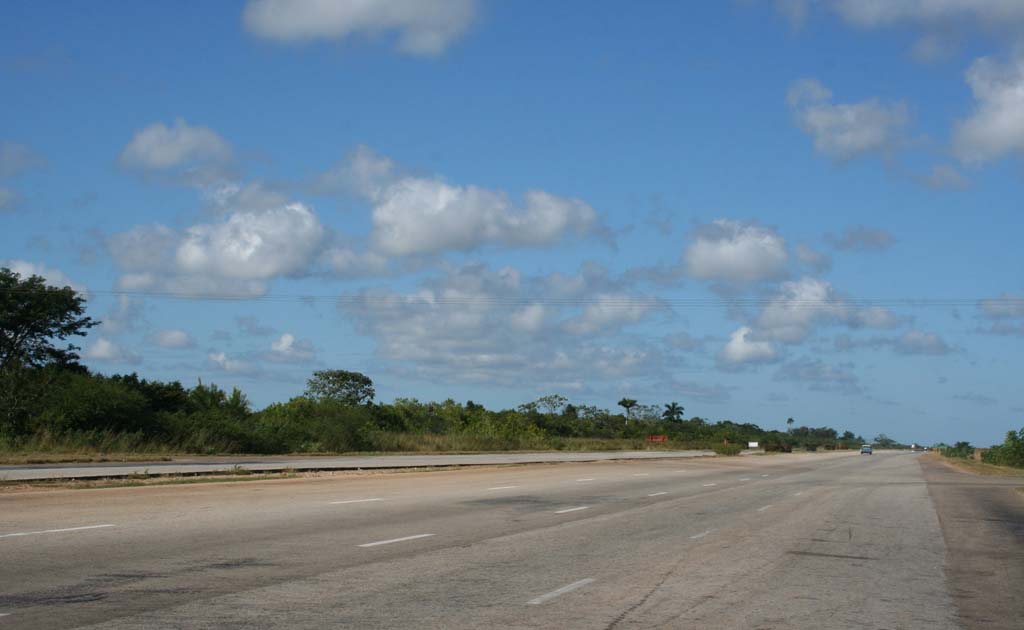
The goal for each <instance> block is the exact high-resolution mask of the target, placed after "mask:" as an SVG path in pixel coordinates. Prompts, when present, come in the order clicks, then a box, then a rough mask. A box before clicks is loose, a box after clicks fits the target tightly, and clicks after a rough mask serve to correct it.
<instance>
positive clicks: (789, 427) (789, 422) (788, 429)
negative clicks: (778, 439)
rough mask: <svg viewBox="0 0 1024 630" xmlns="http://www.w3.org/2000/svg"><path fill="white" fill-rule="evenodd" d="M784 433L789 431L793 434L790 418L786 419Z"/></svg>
mask: <svg viewBox="0 0 1024 630" xmlns="http://www.w3.org/2000/svg"><path fill="white" fill-rule="evenodd" d="M786 431H789V432H790V433H792V432H793V419H792V418H788V419H786Z"/></svg>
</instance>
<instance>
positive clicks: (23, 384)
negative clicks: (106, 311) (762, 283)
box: [0, 269, 884, 462]
mask: <svg viewBox="0 0 1024 630" xmlns="http://www.w3.org/2000/svg"><path fill="white" fill-rule="evenodd" d="M98 323H99V322H97V321H95V320H93V319H91V318H90V317H88V316H86V315H85V299H84V298H83V297H82V296H81V295H79V294H77V293H76V292H75V291H74V290H73V289H71V288H70V287H64V288H55V287H49V286H46V284H45V282H44V280H43V279H42V278H40V277H38V276H33V277H30V278H26V279H22V278H20V277H19V276H18V274H15V273H13V272H11V271H10V270H8V269H0V460H6V461H13V462H18V461H29V460H32V459H38V460H39V461H47V460H49V461H53V460H55V459H76V460H81V459H96V460H101V459H104V458H107V457H108V455H107V454H124V455H123V456H124V457H130V458H138V457H139V456H140V455H146V456H152V457H156V458H159V457H166V456H168V455H170V454H185V453H188V454H231V453H238V454H242V453H246V454H284V453H324V454H327V453H348V452H479V451H515V450H619V449H645V448H652V449H678V448H711V449H714V450H715V452H717V453H719V454H723V455H735V454H738V453H739V452H740V451H741V450H742V449H743V448H745V447H746V445H747V442H748V441H757V442H759V443H760V445H761V447H763V448H764V449H765V450H766V451H769V452H771V451H790V450H792V449H794V448H797V449H804V450H809V451H813V450H817V449H836V448H856V447H857V446H858V445H859V444H861V443H862V442H863V441H864V439H863V438H862V437H860V436H857V435H854V434H853V433H852V432H850V431H846V432H843V433H840V432H838V431H836V430H835V429H832V428H830V427H817V428H812V427H806V426H801V427H797V426H794V425H795V422H794V421H793V419H792V418H790V419H789V420H788V421H787V430H786V431H770V430H765V429H762V428H761V427H760V426H758V425H756V424H753V423H748V422H735V421H731V420H722V421H718V422H712V421H710V420H708V419H705V418H701V417H699V416H691V417H690V418H689V419H686V418H685V415H684V411H685V409H684V407H683V405H681V404H680V403H678V402H670V403H666V404H663V405H647V404H641V403H640V402H639V401H637V400H635V399H632V398H627V397H624V398H622V400H620V401H619V403H618V405H619V406H620V407H621V408H622V412H621V413H619V412H613V411H611V410H608V409H602V408H598V407H594V406H589V405H582V404H579V405H577V404H573V403H572V402H571V401H570V400H569V399H567V398H565V397H563V396H560V395H557V394H552V395H549V396H544V397H542V398H539V399H538V400H535V401H533V402H528V403H525V404H523V405H520V406H519V407H517V408H515V409H502V410H491V409H487V408H485V407H484V406H483V405H480V404H477V403H474V402H473V401H466V402H464V403H463V402H457V401H455V400H453V399H448V400H445V401H442V402H423V401H419V400H416V399H413V398H398V399H396V400H394V401H392V402H390V403H381V402H377V401H375V394H376V393H375V391H374V387H373V381H372V380H371V379H370V378H369V377H368V376H366V375H364V374H361V373H359V372H352V371H345V370H324V371H319V372H315V373H314V374H313V375H312V376H311V378H310V379H309V381H308V383H307V387H306V390H305V392H304V393H303V395H301V396H298V397H295V398H292V399H291V400H288V401H286V402H278V403H274V404H271V405H269V406H267V407H265V408H263V409H259V410H254V409H253V408H252V405H251V404H250V403H249V400H248V398H247V397H246V395H245V394H244V393H243V392H242V391H240V390H239V389H237V388H236V389H232V390H231V391H227V390H224V389H222V388H220V387H218V386H217V385H215V384H212V383H203V382H201V381H200V382H197V383H196V384H195V385H193V386H191V387H187V386H185V385H183V384H182V383H181V382H179V381H170V382H164V381H155V380H147V379H145V378H140V377H139V376H138V375H136V374H126V375H102V374H97V373H93V372H91V371H90V370H88V369H87V368H85V367H84V366H82V365H81V364H80V363H79V362H78V358H79V357H78V355H77V350H79V348H78V347H77V346H75V345H74V344H73V343H72V342H71V340H73V339H74V338H75V337H80V336H84V335H85V334H86V333H87V332H88V330H89V329H90V328H92V327H94V326H96V325H97V324H98ZM650 436H659V437H658V438H657V439H659V440H663V441H650V440H649V439H648V438H649V437H650ZM660 436H664V437H663V438H661V437H660ZM879 437H884V436H879ZM109 458H110V459H116V458H117V457H116V456H110V457H109Z"/></svg>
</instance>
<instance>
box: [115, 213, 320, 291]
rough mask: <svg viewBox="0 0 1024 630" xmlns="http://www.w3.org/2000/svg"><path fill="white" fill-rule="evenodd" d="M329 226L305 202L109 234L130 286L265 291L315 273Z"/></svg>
mask: <svg viewBox="0 0 1024 630" xmlns="http://www.w3.org/2000/svg"><path fill="white" fill-rule="evenodd" d="M325 234H326V230H325V229H324V227H323V226H322V225H321V224H320V220H319V219H318V218H317V216H316V214H315V213H314V212H313V211H312V210H311V209H310V208H308V207H306V206H305V205H303V204H300V203H292V204H288V205H285V206H280V207H275V208H270V209H266V210H261V211H239V212H234V213H232V214H230V215H228V216H227V217H225V218H224V219H223V220H221V221H218V222H215V223H203V224H197V225H193V226H191V227H189V228H186V229H185V230H184V231H181V232H179V231H176V230H173V229H171V228H168V227H166V226H162V225H153V226H138V227H135V228H132V229H131V230H128V231H126V232H121V233H119V234H114V235H112V236H111V237H110V238H108V239H107V248H108V250H109V251H110V253H111V256H112V257H113V258H114V260H115V261H116V262H117V264H118V265H119V266H120V267H121V269H122V270H123V271H124V272H125V273H124V274H123V275H122V276H121V278H120V279H119V281H118V284H119V286H120V287H121V288H122V289H125V290H137V291H143V290H146V291H164V292H170V293H180V294H222V293H223V294H229V295H239V296H244V295H260V294H262V293H264V292H265V291H266V282H267V281H269V280H271V279H273V278H276V277H280V276H293V275H301V274H304V273H307V272H308V271H309V268H310V266H311V265H312V263H314V262H315V261H316V260H317V259H318V257H319V255H320V253H321V250H322V247H323V242H324V238H325Z"/></svg>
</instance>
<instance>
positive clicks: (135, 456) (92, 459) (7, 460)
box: [0, 453, 171, 466]
mask: <svg viewBox="0 0 1024 630" xmlns="http://www.w3.org/2000/svg"><path fill="white" fill-rule="evenodd" d="M169 461H171V458H170V457H169V456H167V455H154V454H152V453H0V465H5V466H20V465H25V464H92V463H103V462H169Z"/></svg>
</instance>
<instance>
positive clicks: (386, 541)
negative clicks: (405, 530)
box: [359, 534, 433, 547]
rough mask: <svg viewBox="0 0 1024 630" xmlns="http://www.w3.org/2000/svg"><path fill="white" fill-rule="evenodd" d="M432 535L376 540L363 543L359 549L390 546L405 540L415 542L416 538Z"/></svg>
mask: <svg viewBox="0 0 1024 630" xmlns="http://www.w3.org/2000/svg"><path fill="white" fill-rule="evenodd" d="M430 536H433V534H416V535H415V536H402V537H401V538H392V539H390V540H378V541H377V542H371V543H363V544H361V545H359V546H360V547H377V546H380V545H390V544H391V543H398V542H405V541H407V540H416V539H417V538H429V537H430Z"/></svg>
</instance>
